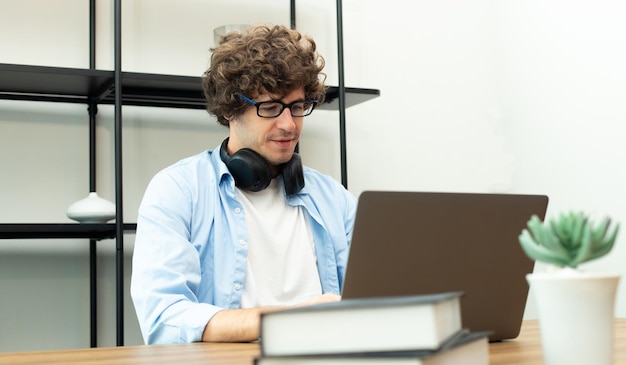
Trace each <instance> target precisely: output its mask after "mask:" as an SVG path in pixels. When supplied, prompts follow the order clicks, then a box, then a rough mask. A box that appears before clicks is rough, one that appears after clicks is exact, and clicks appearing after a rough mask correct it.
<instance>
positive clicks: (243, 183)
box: [220, 139, 272, 192]
mask: <svg viewBox="0 0 626 365" xmlns="http://www.w3.org/2000/svg"><path fill="white" fill-rule="evenodd" d="M227 143H228V139H226V140H224V142H223V143H222V146H221V148H220V157H221V158H222V161H224V163H225V164H226V167H228V171H230V173H231V174H232V175H233V178H234V179H235V185H237V187H239V188H240V189H244V190H249V191H253V192H256V191H261V190H263V189H265V188H267V187H268V186H269V184H270V182H271V181H272V174H271V172H270V167H269V166H268V164H267V162H266V161H265V159H264V158H263V157H261V155H259V154H258V153H256V152H254V151H253V150H251V149H249V148H242V149H240V150H239V151H237V152H235V153H233V154H232V155H230V156H229V155H228V152H226V144H227Z"/></svg>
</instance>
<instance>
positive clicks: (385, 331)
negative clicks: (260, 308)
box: [260, 292, 462, 356]
mask: <svg viewBox="0 0 626 365" xmlns="http://www.w3.org/2000/svg"><path fill="white" fill-rule="evenodd" d="M461 296H462V292H446V293H437V294H427V295H411V296H394V297H381V298H361V299H346V300H341V301H339V302H333V303H322V304H316V305H312V306H307V307H299V308H292V309H287V310H282V311H277V312H269V313H264V314H262V315H261V328H260V330H261V338H260V345H261V355H263V356H286V355H315V354H340V353H353V352H380V351H407V350H417V349H419V350H436V349H438V348H440V347H441V345H442V344H443V343H444V342H445V341H446V340H448V339H450V338H451V337H452V336H454V335H455V334H458V333H459V332H460V331H461V330H462V323H461V303H460V300H461Z"/></svg>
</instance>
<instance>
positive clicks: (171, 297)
mask: <svg viewBox="0 0 626 365" xmlns="http://www.w3.org/2000/svg"><path fill="white" fill-rule="evenodd" d="M182 180H183V179H176V178H174V177H172V175H171V174H167V173H163V172H162V173H159V174H157V175H156V176H155V177H154V178H153V179H152V181H151V182H150V184H149V186H148V188H147V189H146V193H145V195H144V198H143V200H142V203H141V206H140V208H139V214H138V218H137V234H136V238H135V248H134V253H133V269H132V276H131V287H130V290H131V296H132V299H133V303H134V305H135V310H136V312H137V318H138V320H139V324H140V327H141V331H142V334H143V337H144V340H145V341H146V343H147V344H155V343H180V342H196V341H200V340H201V339H202V333H203V331H204V328H205V327H206V324H207V323H208V321H209V320H210V319H211V318H212V317H213V315H215V313H217V312H218V311H220V310H221V309H222V308H220V307H217V306H214V305H211V304H207V303H200V302H199V301H198V288H199V286H200V280H201V268H200V257H199V254H198V250H197V249H196V248H195V247H194V245H193V244H192V243H191V241H190V235H191V234H190V230H191V228H190V227H191V223H190V221H191V216H192V213H191V210H192V209H191V206H192V202H193V188H190V187H188V186H185V185H184V184H181V181H182Z"/></svg>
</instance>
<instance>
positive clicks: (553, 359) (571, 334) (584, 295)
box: [519, 212, 620, 365]
mask: <svg viewBox="0 0 626 365" xmlns="http://www.w3.org/2000/svg"><path fill="white" fill-rule="evenodd" d="M618 232H619V224H613V227H611V220H610V219H609V218H604V219H603V220H602V221H601V222H600V223H598V224H595V223H594V222H593V221H592V220H591V219H590V218H589V216H588V215H587V214H585V213H583V212H569V213H563V214H560V215H559V216H557V217H556V218H554V219H552V220H549V221H548V222H542V221H541V220H540V219H539V217H537V216H532V217H531V218H530V220H529V221H528V224H527V228H525V229H523V230H522V233H521V234H520V236H519V243H520V245H521V247H522V249H523V250H524V252H525V253H526V255H527V256H528V257H530V258H531V259H533V260H536V261H541V262H544V263H547V264H548V270H546V272H535V273H532V274H528V275H527V277H526V278H527V280H528V283H529V285H530V288H531V290H532V291H533V293H534V294H535V300H536V304H537V313H538V317H539V326H540V330H541V341H542V346H543V353H544V361H545V364H546V365H557V364H558V365H561V364H568V365H576V364H581V365H582V364H585V365H588V364H594V365H611V364H612V362H613V356H612V354H613V316H614V306H615V297H616V292H617V284H618V282H619V279H620V276H619V275H615V274H606V273H592V272H586V271H583V270H581V269H580V268H579V265H580V264H582V263H584V262H587V261H590V260H594V259H597V258H600V257H603V256H605V255H606V254H608V253H609V252H610V251H611V249H612V248H613V246H614V244H615V241H616V239H617V234H618Z"/></svg>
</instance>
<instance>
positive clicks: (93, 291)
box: [88, 0, 98, 347]
mask: <svg viewBox="0 0 626 365" xmlns="http://www.w3.org/2000/svg"><path fill="white" fill-rule="evenodd" d="M89 69H91V70H95V69H96V0H90V1H89ZM88 108H89V109H88V112H89V191H90V192H94V191H96V114H97V113H98V109H97V108H98V104H97V102H96V101H95V100H94V98H93V97H90V98H89V106H88ZM97 262H98V261H97V250H96V240H94V239H90V240H89V322H90V336H89V337H90V346H91V347H98V286H97V284H98V280H97V275H98V270H97V269H98V267H97Z"/></svg>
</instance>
